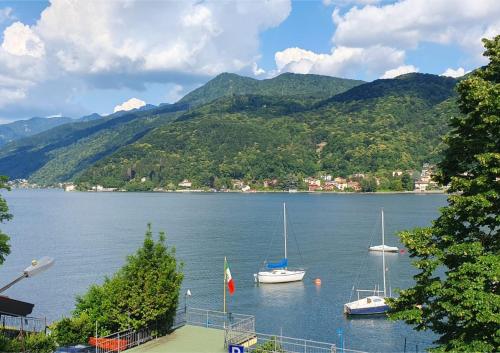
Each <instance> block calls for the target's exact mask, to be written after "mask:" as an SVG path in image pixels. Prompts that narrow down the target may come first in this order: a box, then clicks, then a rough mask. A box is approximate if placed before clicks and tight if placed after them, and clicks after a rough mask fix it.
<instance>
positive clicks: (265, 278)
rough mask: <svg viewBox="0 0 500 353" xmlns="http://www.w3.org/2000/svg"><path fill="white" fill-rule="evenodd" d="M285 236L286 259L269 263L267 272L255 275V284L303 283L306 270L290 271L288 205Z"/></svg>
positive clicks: (284, 210)
mask: <svg viewBox="0 0 500 353" xmlns="http://www.w3.org/2000/svg"><path fill="white" fill-rule="evenodd" d="M283 236H284V240H285V257H284V258H283V259H282V260H281V261H280V262H278V263H268V264H267V266H266V270H265V271H259V272H258V273H255V274H254V279H255V282H257V283H287V282H296V281H302V279H303V278H304V275H305V274H306V271H305V270H302V269H296V270H291V269H288V258H287V244H286V241H287V228H286V205H285V203H283Z"/></svg>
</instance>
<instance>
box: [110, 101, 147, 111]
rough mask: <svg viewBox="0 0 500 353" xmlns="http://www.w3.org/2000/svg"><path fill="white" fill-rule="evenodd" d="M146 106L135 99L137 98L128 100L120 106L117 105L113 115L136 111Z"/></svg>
mask: <svg viewBox="0 0 500 353" xmlns="http://www.w3.org/2000/svg"><path fill="white" fill-rule="evenodd" d="M145 105H146V102H144V101H143V100H140V99H137V98H130V99H129V100H128V101H125V102H123V103H122V104H119V105H117V106H116V107H115V109H114V110H113V112H114V113H116V112H119V111H122V110H125V111H128V110H132V109H137V108H140V107H143V106H145Z"/></svg>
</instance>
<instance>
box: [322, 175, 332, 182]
mask: <svg viewBox="0 0 500 353" xmlns="http://www.w3.org/2000/svg"><path fill="white" fill-rule="evenodd" d="M321 178H322V179H323V180H324V181H331V180H332V176H331V175H329V174H328V175H323V176H322V177H321Z"/></svg>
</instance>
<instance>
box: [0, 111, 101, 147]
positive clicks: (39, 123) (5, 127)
mask: <svg viewBox="0 0 500 353" xmlns="http://www.w3.org/2000/svg"><path fill="white" fill-rule="evenodd" d="M101 118H102V116H100V115H99V114H97V113H93V114H90V115H86V116H82V117H81V118H77V119H73V118H69V117H63V116H61V117H59V116H56V117H49V118H41V117H34V118H31V119H25V120H17V121H14V122H12V123H7V124H0V147H1V146H4V145H5V144H7V143H9V142H12V141H16V140H19V139H22V138H25V137H29V136H33V135H36V134H39V133H41V132H44V131H46V130H50V129H52V128H55V127H57V126H60V125H64V124H68V123H73V122H85V121H92V120H96V119H101Z"/></svg>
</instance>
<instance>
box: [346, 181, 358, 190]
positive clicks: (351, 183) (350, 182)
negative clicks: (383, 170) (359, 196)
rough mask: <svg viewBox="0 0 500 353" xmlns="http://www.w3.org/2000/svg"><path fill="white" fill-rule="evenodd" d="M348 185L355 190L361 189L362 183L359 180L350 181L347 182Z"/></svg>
mask: <svg viewBox="0 0 500 353" xmlns="http://www.w3.org/2000/svg"><path fill="white" fill-rule="evenodd" d="M347 187H348V188H349V189H352V190H354V191H361V184H360V183H359V182H358V181H349V182H347Z"/></svg>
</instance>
